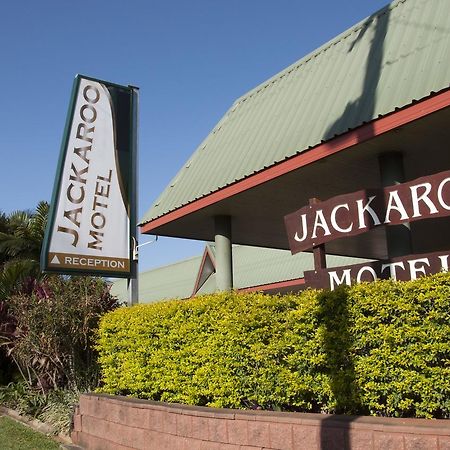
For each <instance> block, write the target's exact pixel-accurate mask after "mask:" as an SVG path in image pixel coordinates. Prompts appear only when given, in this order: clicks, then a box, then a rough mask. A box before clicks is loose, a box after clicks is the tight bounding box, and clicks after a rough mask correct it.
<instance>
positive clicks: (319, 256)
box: [309, 198, 327, 270]
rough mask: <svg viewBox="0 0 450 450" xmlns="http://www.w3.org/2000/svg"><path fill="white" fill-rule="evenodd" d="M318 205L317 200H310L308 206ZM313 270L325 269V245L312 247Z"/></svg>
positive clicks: (318, 201)
mask: <svg viewBox="0 0 450 450" xmlns="http://www.w3.org/2000/svg"><path fill="white" fill-rule="evenodd" d="M318 203H320V200H319V199H318V198H310V199H309V205H310V206H312V205H317V204H318ZM313 255H314V270H321V269H326V267H327V254H326V253H325V244H320V245H313Z"/></svg>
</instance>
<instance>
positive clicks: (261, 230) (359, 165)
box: [141, 89, 450, 259]
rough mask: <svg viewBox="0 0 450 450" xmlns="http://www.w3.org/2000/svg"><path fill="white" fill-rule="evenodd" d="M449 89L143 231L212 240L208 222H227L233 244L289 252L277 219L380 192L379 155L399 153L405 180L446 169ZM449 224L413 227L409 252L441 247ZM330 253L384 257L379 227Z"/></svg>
mask: <svg viewBox="0 0 450 450" xmlns="http://www.w3.org/2000/svg"><path fill="white" fill-rule="evenodd" d="M449 123H450V89H446V90H443V91H440V92H439V93H433V94H432V95H430V96H429V97H427V98H425V99H423V100H421V101H418V102H414V103H412V104H410V105H409V106H407V107H404V108H402V109H399V110H396V111H394V112H392V113H390V114H387V115H384V116H382V117H379V118H378V119H375V120H373V121H371V122H369V123H366V124H364V125H362V126H360V127H358V128H355V129H353V130H350V131H348V132H347V133H344V134H342V135H339V136H337V137H335V138H333V139H331V140H329V141H326V142H323V143H321V144H319V145H317V146H315V147H312V148H310V149H308V150H305V151H304V152H302V153H300V154H298V155H296V156H293V157H291V158H288V159H286V160H285V161H283V162H281V163H277V164H275V165H273V166H271V167H268V168H265V169H263V170H261V171H258V172H257V173H254V174H253V175H251V176H249V177H247V178H244V179H242V180H239V181H236V182H235V183H233V184H231V185H229V186H226V187H224V188H222V189H220V190H218V191H215V192H213V193H211V194H209V195H206V196H203V197H201V198H199V199H197V200H195V201H193V202H191V203H189V204H186V205H184V206H182V207H180V208H178V209H176V210H173V211H171V212H169V213H167V214H165V215H163V216H161V217H158V218H156V219H154V220H152V221H150V222H148V223H146V224H144V225H143V226H141V232H142V233H146V234H155V235H162V236H172V237H180V238H188V239H197V240H213V239H214V217H215V216H218V215H228V216H231V217H232V228H233V242H234V243H238V244H244V245H254V246H261V247H271V248H280V249H287V248H289V246H288V241H287V235H286V232H285V229H284V221H283V218H284V216H285V215H286V214H288V213H291V212H293V211H295V210H298V209H299V208H301V207H302V206H304V205H306V204H308V200H309V199H310V198H312V197H317V198H319V199H321V200H326V199H327V198H330V197H333V196H336V195H339V194H345V193H350V192H354V191H357V190H359V189H365V188H372V187H379V186H380V175H379V165H378V159H379V156H380V155H381V154H383V153H386V152H391V151H396V152H401V153H402V154H403V160H404V171H405V181H407V180H412V179H415V178H418V177H420V176H424V175H430V174H432V173H435V172H439V171H442V170H446V169H448V168H450V148H449V145H450V144H449V143H450V127H449V126H448V124H449ZM449 225H450V219H448V218H441V219H432V220H427V221H423V222H416V223H413V224H411V232H412V239H413V242H412V245H413V251H414V253H422V252H431V251H437V250H439V249H441V248H443V246H445V245H446V242H447V241H448V238H447V237H446V231H447V230H448V226H449ZM326 251H327V253H329V254H336V255H346V256H357V257H363V258H373V259H383V258H386V257H387V256H388V255H387V249H386V239H385V230H384V228H383V227H380V228H377V229H374V230H372V231H370V232H369V233H366V234H364V235H360V236H356V237H352V238H345V239H340V240H336V241H334V242H331V243H329V244H327V246H326Z"/></svg>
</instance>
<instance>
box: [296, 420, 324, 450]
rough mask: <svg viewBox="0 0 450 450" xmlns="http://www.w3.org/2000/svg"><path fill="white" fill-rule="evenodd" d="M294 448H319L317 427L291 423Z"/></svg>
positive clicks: (307, 449)
mask: <svg viewBox="0 0 450 450" xmlns="http://www.w3.org/2000/svg"><path fill="white" fill-rule="evenodd" d="M292 432H293V439H294V448H295V449H296V450H297V449H298V450H303V449H304V450H313V449H316V448H319V439H318V438H319V435H318V432H319V427H317V426H315V427H314V426H307V425H293V427H292Z"/></svg>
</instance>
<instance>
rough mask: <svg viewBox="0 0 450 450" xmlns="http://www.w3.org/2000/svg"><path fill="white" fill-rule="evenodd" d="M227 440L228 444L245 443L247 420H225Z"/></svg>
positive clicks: (246, 440) (246, 441) (246, 439)
mask: <svg viewBox="0 0 450 450" xmlns="http://www.w3.org/2000/svg"><path fill="white" fill-rule="evenodd" d="M227 428H228V442H229V443H230V444H238V445H247V444H248V436H247V421H245V420H238V419H236V420H229V421H228V422H227Z"/></svg>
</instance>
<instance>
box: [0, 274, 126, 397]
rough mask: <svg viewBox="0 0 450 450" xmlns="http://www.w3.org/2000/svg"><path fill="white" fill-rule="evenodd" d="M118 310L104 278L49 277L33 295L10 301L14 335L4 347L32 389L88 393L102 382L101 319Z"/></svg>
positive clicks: (4, 339)
mask: <svg viewBox="0 0 450 450" xmlns="http://www.w3.org/2000/svg"><path fill="white" fill-rule="evenodd" d="M116 307H118V301H117V299H116V298H115V297H113V296H111V294H110V292H109V288H108V286H107V285H106V283H105V282H104V281H103V280H102V279H101V278H92V277H70V278H68V277H60V276H51V277H48V278H47V280H46V281H45V282H41V283H38V284H35V285H34V286H33V289H32V291H31V293H20V294H17V295H13V296H11V297H10V298H9V299H8V314H9V315H11V316H12V317H13V318H14V322H15V324H14V326H15V329H13V332H9V333H2V332H1V330H0V344H1V345H2V346H3V347H4V348H5V349H6V350H7V352H8V353H7V354H8V356H9V357H11V359H12V360H13V361H14V362H15V363H16V364H17V366H18V368H19V370H20V373H21V374H22V376H23V379H24V380H25V381H26V382H28V384H29V385H30V387H31V386H37V387H39V388H41V390H42V391H43V392H45V391H47V390H49V389H59V388H66V387H68V388H70V389H78V390H84V389H86V388H89V387H95V386H96V385H97V381H98V365H97V352H96V350H95V349H94V340H95V333H96V329H97V326H98V322H99V319H100V316H101V315H102V314H104V313H105V312H107V311H110V310H111V309H114V308H116Z"/></svg>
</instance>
